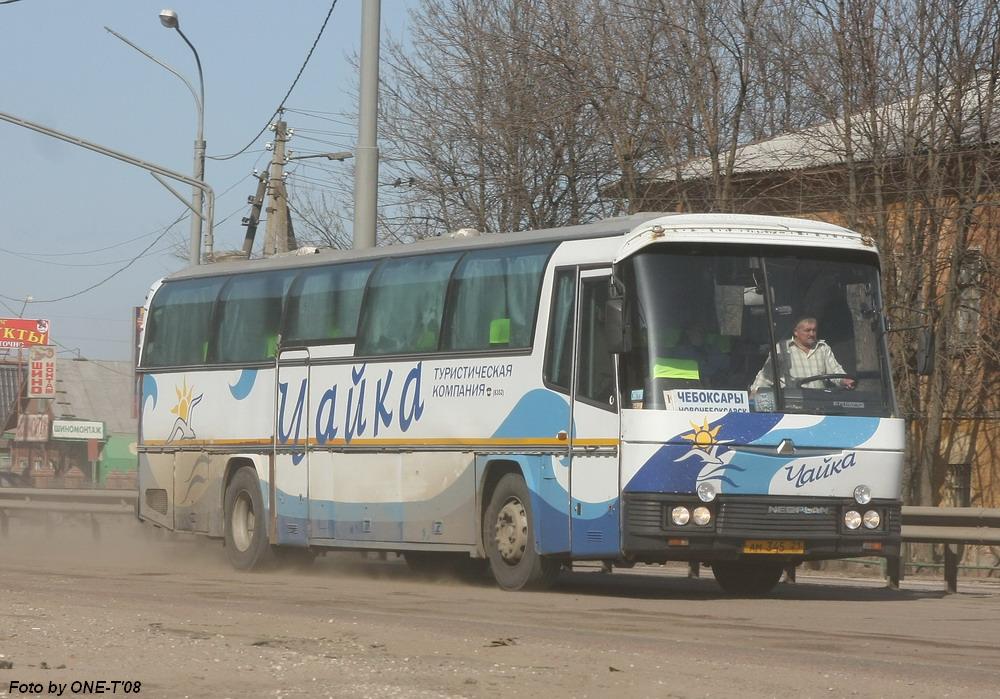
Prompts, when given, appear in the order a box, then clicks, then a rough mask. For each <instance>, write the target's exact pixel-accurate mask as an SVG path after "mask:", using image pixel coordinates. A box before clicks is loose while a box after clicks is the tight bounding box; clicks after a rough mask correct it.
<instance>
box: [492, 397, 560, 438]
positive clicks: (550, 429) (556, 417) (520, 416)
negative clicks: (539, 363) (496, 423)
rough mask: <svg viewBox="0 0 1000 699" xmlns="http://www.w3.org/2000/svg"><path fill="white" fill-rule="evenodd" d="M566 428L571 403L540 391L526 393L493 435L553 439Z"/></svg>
mask: <svg viewBox="0 0 1000 699" xmlns="http://www.w3.org/2000/svg"><path fill="white" fill-rule="evenodd" d="M567 425H569V403H568V402H567V401H566V400H565V399H564V398H562V397H561V396H559V395H557V394H555V393H553V392H552V391H546V390H545V389H543V388H538V389H535V390H534V391H529V392H528V393H526V394H524V396H523V397H522V398H521V400H519V401H518V402H517V405H515V406H514V408H513V409H512V410H511V411H510V415H508V416H507V418H506V419H505V420H504V421H503V423H501V425H500V427H498V428H497V431H496V432H494V433H493V436H494V437H506V438H521V439H531V438H546V439H552V438H554V437H555V436H556V433H557V432H559V430H565V429H566V426H567Z"/></svg>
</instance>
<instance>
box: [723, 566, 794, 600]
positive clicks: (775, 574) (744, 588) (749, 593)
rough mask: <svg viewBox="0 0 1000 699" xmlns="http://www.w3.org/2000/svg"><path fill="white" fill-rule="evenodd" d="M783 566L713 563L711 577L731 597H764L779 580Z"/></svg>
mask: <svg viewBox="0 0 1000 699" xmlns="http://www.w3.org/2000/svg"><path fill="white" fill-rule="evenodd" d="M783 570H784V566H783V565H782V564H781V563H773V562H772V563H769V562H766V561H715V562H714V563H712V575H714V576H715V581H716V582H717V583H719V587H721V588H722V589H723V590H725V591H726V592H728V593H729V594H731V595H740V596H743V597H756V596H759V595H766V594H767V593H768V592H770V591H771V590H772V589H774V586H775V585H777V584H778V580H779V579H780V578H781V572H782V571H783Z"/></svg>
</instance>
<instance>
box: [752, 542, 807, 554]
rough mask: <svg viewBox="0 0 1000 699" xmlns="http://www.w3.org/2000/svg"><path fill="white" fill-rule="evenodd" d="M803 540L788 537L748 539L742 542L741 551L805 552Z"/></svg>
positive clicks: (771, 552)
mask: <svg viewBox="0 0 1000 699" xmlns="http://www.w3.org/2000/svg"><path fill="white" fill-rule="evenodd" d="M805 552H806V544H805V542H804V541H794V540H788V539H748V540H746V541H744V542H743V553H770V554H774V553H779V554H780V553H805Z"/></svg>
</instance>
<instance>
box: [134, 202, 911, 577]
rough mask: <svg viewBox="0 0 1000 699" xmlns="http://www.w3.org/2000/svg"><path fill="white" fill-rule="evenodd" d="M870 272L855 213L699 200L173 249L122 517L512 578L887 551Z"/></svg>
mask: <svg viewBox="0 0 1000 699" xmlns="http://www.w3.org/2000/svg"><path fill="white" fill-rule="evenodd" d="M879 285H880V278H879V258H878V254H877V251H876V249H875V246H874V244H873V242H872V241H871V240H869V239H867V238H866V237H864V236H862V235H860V234H858V233H855V232H852V231H850V230H846V229H844V228H841V227H838V226H834V225H829V224H825V223H819V222H815V221H805V220H797V219H790V218H774V217H765V216H735V215H716V214H699V215H693V214H635V215H631V216H627V217H621V218H615V219H609V220H607V221H603V222H598V223H592V224H587V225H580V226H571V227H566V228H559V229H552V230H539V231H531V232H524V233H511V234H483V235H466V236H465V237H450V238H439V239H434V240H429V241H423V242H419V243H415V244H412V245H405V246H395V247H382V248H375V249H371V250H361V251H333V250H331V251H320V252H317V253H315V254H308V255H289V256H284V257H272V258H270V259H266V260H255V261H245V260H244V261H237V262H225V263H219V264H212V265H205V266H200V267H192V268H188V269H186V270H184V271H181V272H179V273H177V274H174V275H171V276H169V277H167V278H166V279H164V280H162V281H160V282H158V283H156V284H155V285H154V287H153V288H152V290H151V291H150V294H149V297H148V300H147V306H146V314H145V323H144V329H143V336H142V346H141V353H140V360H139V372H140V381H141V389H142V395H141V420H140V440H139V489H140V490H139V516H140V518H141V519H142V520H145V521H147V522H151V523H153V524H155V525H157V526H159V527H164V528H166V529H170V530H177V531H186V532H195V533H200V534H204V535H207V536H209V537H216V538H219V539H222V540H224V544H225V551H226V554H227V556H228V558H229V560H230V561H231V563H232V564H233V565H234V566H236V567H237V568H240V569H252V568H255V567H259V566H261V565H263V564H264V563H266V562H268V561H270V560H272V559H275V558H278V559H281V558H283V557H285V558H289V559H295V558H304V559H310V557H311V556H314V555H316V553H319V552H323V551H327V550H362V551H364V550H368V551H382V552H396V553H399V554H402V555H403V556H404V557H405V558H406V560H407V562H408V563H410V564H411V565H412V566H413V567H415V568H422V569H427V568H429V567H433V566H449V565H456V566H465V565H467V566H470V567H474V566H475V565H476V564H477V563H479V564H482V565H483V566H484V567H485V566H486V565H488V567H489V570H490V572H491V573H492V575H493V577H494V578H495V579H496V581H497V583H498V584H499V585H500V586H501V587H503V588H505V589H511V590H515V589H521V588H529V587H535V588H537V587H541V586H544V585H546V584H548V583H550V582H552V580H553V579H554V577H555V576H556V575H557V574H558V572H559V571H560V569H561V568H563V567H564V566H569V565H571V564H572V563H573V562H574V561H600V562H602V563H604V564H605V565H615V566H630V565H633V564H635V563H653V562H665V561H689V562H700V563H705V564H708V565H710V566H711V568H712V571H713V573H714V575H715V577H716V579H717V580H718V582H719V584H720V585H721V586H722V587H723V589H725V590H727V591H730V592H735V593H740V594H760V593H764V592H767V591H768V590H770V589H771V588H772V587H773V586H774V585H775V583H776V582H777V581H778V580H779V578H780V575H781V572H782V570H783V569H785V568H787V567H788V566H791V565H795V564H798V563H801V562H803V561H810V560H822V559H835V558H846V557H856V556H881V557H890V556H896V555H898V553H899V545H900V505H901V502H900V486H901V474H902V465H903V438H904V434H903V421H902V420H901V419H900V417H899V413H898V410H897V408H896V404H895V402H894V398H893V388H892V379H891V373H890V367H889V360H888V357H887V353H886V342H885V333H886V325H885V317H884V314H883V307H882V296H881V292H880V286H879ZM810 333H811V336H812V340H811V344H808V343H807V346H798V345H797V344H796V343H797V342H798V339H797V338H799V336H800V334H802V335H808V334H810Z"/></svg>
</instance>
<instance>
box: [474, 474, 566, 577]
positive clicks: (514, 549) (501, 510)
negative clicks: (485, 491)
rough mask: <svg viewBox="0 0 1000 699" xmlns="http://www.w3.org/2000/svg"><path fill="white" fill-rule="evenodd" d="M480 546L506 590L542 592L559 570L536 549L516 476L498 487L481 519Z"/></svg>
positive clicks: (525, 495) (527, 502)
mask: <svg viewBox="0 0 1000 699" xmlns="http://www.w3.org/2000/svg"><path fill="white" fill-rule="evenodd" d="M483 545H484V546H485V547H486V555H487V557H488V558H489V561H490V570H491V572H492V573H493V577H494V579H496V581H497V584H498V585H499V586H500V587H502V588H503V589H505V590H521V589H543V588H546V587H548V586H550V585H551V584H552V583H553V582H554V581H555V578H556V576H557V575H558V574H559V569H560V567H561V565H560V563H559V562H558V561H556V560H553V559H550V558H546V557H545V556H542V555H540V554H539V553H538V551H537V550H536V549H535V519H534V515H533V513H532V511H531V500H530V497H529V494H528V487H527V485H525V483H524V479H523V478H521V476H520V475H518V474H516V473H508V474H506V475H504V476H503V477H502V478H501V479H500V481H499V482H498V483H497V486H496V489H495V490H494V491H493V496H492V497H491V498H490V503H489V506H488V507H487V508H486V513H485V515H484V517H483Z"/></svg>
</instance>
